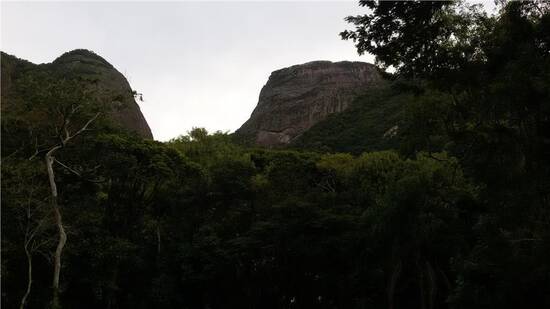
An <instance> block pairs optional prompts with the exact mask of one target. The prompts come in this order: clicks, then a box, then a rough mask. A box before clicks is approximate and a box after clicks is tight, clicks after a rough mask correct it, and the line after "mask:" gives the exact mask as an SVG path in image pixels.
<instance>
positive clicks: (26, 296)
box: [19, 244, 32, 309]
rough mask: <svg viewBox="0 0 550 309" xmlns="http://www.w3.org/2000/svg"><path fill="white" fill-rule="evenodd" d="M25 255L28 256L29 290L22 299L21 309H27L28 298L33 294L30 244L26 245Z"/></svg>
mask: <svg viewBox="0 0 550 309" xmlns="http://www.w3.org/2000/svg"><path fill="white" fill-rule="evenodd" d="M25 254H26V255H27V290H26V291H25V295H23V298H21V305H20V306H19V309H24V308H25V305H26V304H27V298H29V294H31V287H32V254H31V252H30V251H29V247H28V244H25Z"/></svg>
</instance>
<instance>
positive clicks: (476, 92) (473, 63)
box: [1, 1, 550, 309]
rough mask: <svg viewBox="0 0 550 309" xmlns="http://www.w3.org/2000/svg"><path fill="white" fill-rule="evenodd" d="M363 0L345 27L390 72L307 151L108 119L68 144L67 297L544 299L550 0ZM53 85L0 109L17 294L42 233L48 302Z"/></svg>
mask: <svg viewBox="0 0 550 309" xmlns="http://www.w3.org/2000/svg"><path fill="white" fill-rule="evenodd" d="M361 3H362V4H365V5H367V6H368V7H370V8H371V9H372V12H371V13H369V14H368V15H366V16H363V17H356V18H351V19H350V21H352V22H353V23H354V25H355V26H356V27H358V30H356V31H355V32H353V33H351V32H348V33H347V34H346V36H347V37H349V38H352V39H355V40H356V42H358V43H359V45H358V48H359V52H371V53H374V54H375V56H377V57H378V61H379V63H381V64H384V65H388V66H394V67H396V68H397V71H396V74H395V75H394V81H393V84H392V86H391V88H388V89H385V90H382V91H381V92H379V93H373V94H372V95H371V96H369V97H364V98H359V99H358V100H357V101H356V103H355V104H354V106H353V107H351V108H350V109H349V112H344V113H342V114H341V115H338V116H332V117H330V118H329V119H328V120H327V121H326V122H325V123H320V124H319V125H317V126H316V127H314V128H313V129H312V130H311V131H310V132H308V133H306V134H304V136H303V137H302V138H301V140H300V143H302V144H297V145H296V146H302V147H304V148H309V149H314V150H315V152H309V151H306V150H304V149H300V150H291V149H286V150H284V149H280V150H267V149H255V148H249V147H244V146H239V145H236V144H234V143H233V142H232V137H231V136H229V135H227V134H224V133H221V132H216V133H214V134H209V133H208V132H207V131H206V130H204V129H200V128H199V129H194V130H192V131H191V132H189V134H188V135H185V136H181V137H179V138H177V139H174V140H172V141H170V142H167V143H160V142H154V141H147V140H142V139H139V138H137V137H135V136H130V135H127V134H125V133H123V132H117V131H114V130H112V129H109V128H108V126H107V127H103V126H100V123H98V126H97V127H96V130H94V131H92V132H90V134H87V135H82V136H80V137H79V138H78V139H75V140H74V143H71V144H67V145H64V148H63V151H61V152H60V153H59V155H58V160H59V161H60V162H63V163H64V166H61V165H56V169H57V174H56V175H57V176H56V177H57V182H58V187H59V191H60V198H59V200H60V202H59V204H60V205H61V207H62V208H63V212H64V220H65V222H66V229H67V233H68V237H69V239H70V241H69V242H68V243H67V248H66V254H65V257H64V261H65V262H64V264H63V272H62V281H61V282H62V294H61V300H62V304H63V305H64V307H66V308H151V307H156V308H246V307H248V308H313V307H319V308H384V307H386V308H404V307H406V308H421V309H425V308H522V307H526V306H528V307H533V308H546V307H548V306H550V298H549V295H550V291H549V287H550V258H549V257H550V211H549V209H550V205H549V197H550V166H549V164H548V157H549V155H550V152H549V149H550V143H549V140H550V137H549V135H548V134H549V132H550V130H548V128H549V126H548V125H549V123H550V122H549V119H550V117H549V116H548V112H549V106H548V102H550V101H549V100H548V99H549V92H548V91H549V90H548V89H549V87H547V85H550V79H549V76H550V75H549V72H550V62H549V61H550V60H549V55H550V54H549V53H548V48H549V46H550V44H548V42H549V41H548V33H550V31H547V30H548V26H549V25H550V23H549V11H548V6H547V5H546V4H544V3H537V2H511V3H508V4H503V5H502V7H501V8H500V13H499V14H498V15H496V16H492V17H491V16H485V15H484V14H482V13H480V12H478V11H476V9H474V8H468V7H464V6H462V5H461V4H459V3H450V2H444V3H424V2H417V1H414V2H399V3H396V2H361ZM417 14H418V15H417ZM444 58H446V59H448V60H445V61H443V59H444ZM426 64H428V65H426ZM36 78H38V77H36ZM44 78H46V77H44ZM35 82H36V83H37V85H36V87H39V86H40V83H39V81H38V80H35ZM31 83H32V81H29V83H27V85H31ZM58 86H59V89H60V90H61V91H53V90H44V92H40V91H37V90H32V89H31V90H29V92H28V97H26V98H27V99H25V100H24V103H26V104H30V105H29V106H26V105H25V104H23V105H19V106H21V107H22V108H23V107H24V108H23V111H29V112H28V113H26V112H25V113H21V114H19V116H20V117H18V114H17V113H14V114H10V115H9V117H6V118H4V117H3V118H2V130H3V131H2V133H3V139H2V198H3V200H2V202H3V204H2V212H3V213H2V249H3V250H2V265H1V266H2V284H3V291H2V292H3V295H2V306H5V307H6V308H12V307H17V306H18V305H19V303H20V300H21V298H22V296H23V294H24V292H25V287H26V282H27V281H26V267H27V264H26V263H27V262H26V260H25V252H24V251H25V250H24V248H25V246H24V243H25V239H26V236H25V235H27V236H28V234H27V232H28V231H29V230H28V229H27V228H28V227H31V228H33V230H36V231H39V233H37V234H35V235H36V237H37V238H36V239H37V240H40V243H41V244H42V245H41V246H39V250H34V251H32V255H31V256H32V257H34V263H33V265H34V280H33V282H34V283H33V289H32V292H31V293H30V295H29V299H28V301H27V306H28V307H30V308H44V307H46V306H47V304H48V302H49V295H50V293H49V292H48V291H49V289H50V284H51V283H50V282H49V280H48V278H50V271H51V265H50V263H51V261H50V253H51V250H52V248H51V245H50V243H49V242H48V239H49V238H50V237H51V236H52V233H53V231H52V229H51V226H49V225H48V220H49V219H48V218H49V217H50V216H51V214H50V213H49V212H48V211H47V209H48V208H47V207H46V208H44V207H43V206H44V204H45V202H46V201H47V196H48V193H47V190H48V188H47V179H46V178H45V177H46V171H45V170H44V167H43V166H42V165H40V164H37V163H36V161H32V160H31V161H29V160H28V159H29V157H32V156H33V154H34V152H35V147H34V146H35V140H36V138H35V136H37V135H36V134H37V133H38V134H39V135H38V136H39V137H40V140H46V141H55V137H51V136H52V134H50V133H51V132H54V133H55V126H51V121H50V118H49V116H45V115H50V114H48V113H49V112H50V111H52V108H53V111H54V112H55V108H56V107H58V106H57V105H56V106H53V105H51V104H53V103H52V102H53V101H52V102H46V101H44V100H43V97H48V96H49V95H50V94H52V93H54V94H55V96H54V97H62V96H63V95H67V96H68V97H69V98H70V97H71V96H72V94H75V93H76V92H73V88H71V87H70V83H60V84H59V85H58ZM41 93H45V95H42V96H41V99H40V100H38V101H36V102H38V103H40V102H44V103H47V104H44V105H39V104H33V103H32V102H33V101H32V100H31V98H32V97H34V96H38V95H40V94H41ZM71 93H72V94H71ZM75 97H76V101H77V102H78V103H81V101H80V100H81V98H82V97H83V94H75ZM63 101H64V102H70V101H71V100H69V99H67V100H63ZM29 102H30V103H29ZM25 106H26V107H25ZM69 106H70V105H69ZM31 115H36V117H34V116H33V117H31ZM52 115H54V114H52ZM380 117H383V118H384V119H385V120H387V122H388V123H383V122H381V121H380V119H379V118H380ZM31 119H32V121H31ZM83 119H85V118H83ZM30 125H32V126H36V128H38V129H39V130H38V131H36V130H37V129H34V128H35V127H29V126H30ZM394 125H397V126H398V129H397V131H391V130H390V132H389V133H388V134H391V135H392V139H389V140H387V141H380V140H377V139H376V138H374V137H377V138H379V137H380V136H383V135H384V134H385V133H387V132H388V130H389V129H391V127H393V126H394ZM29 128H32V130H31V129H29ZM33 132H34V133H33ZM46 132H48V133H46ZM335 132H336V133H335ZM33 134H34V135H33ZM371 136H373V138H371ZM374 150H375V151H374ZM69 168H70V169H69ZM75 171H76V172H77V173H75ZM28 210H32V214H33V216H28ZM41 222H44V223H45V224H46V225H44V226H45V227H48V228H43V229H42V228H40V229H35V228H36V227H37V226H40V224H41ZM42 240H43V242H42Z"/></svg>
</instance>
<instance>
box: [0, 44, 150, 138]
mask: <svg viewBox="0 0 550 309" xmlns="http://www.w3.org/2000/svg"><path fill="white" fill-rule="evenodd" d="M1 57H2V58H1V63H2V65H1V68H2V70H1V71H2V82H1V84H2V86H1V89H2V92H1V99H2V114H3V115H9V113H10V112H11V111H13V110H15V108H14V107H15V106H18V105H19V104H23V103H25V102H27V103H28V100H27V99H26V97H25V96H26V94H25V92H24V90H22V89H23V88H25V87H28V84H27V85H25V83H26V82H25V81H26V80H27V79H28V78H29V77H30V76H33V75H37V74H42V75H44V74H45V75H48V76H50V77H56V78H66V77H67V76H71V77H77V78H78V79H79V81H80V83H81V85H82V87H85V88H89V87H94V89H93V94H94V96H96V99H97V101H99V102H103V103H105V104H106V105H108V107H109V108H108V110H107V111H106V113H107V116H108V117H107V118H109V120H110V121H111V123H112V125H113V126H115V127H118V128H120V129H123V130H127V131H130V132H135V133H136V134H138V135H139V136H141V137H143V138H147V139H152V138H153V134H152V133H151V129H150V128H149V125H148V124H147V121H146V120H145V117H144V116H143V114H142V113H141V111H140V108H139V106H138V104H137V103H136V101H135V99H134V93H133V91H132V88H131V87H130V84H129V83H128V81H127V80H126V78H125V77H124V76H123V75H122V74H121V73H120V72H119V71H117V70H116V69H115V68H114V67H113V66H112V65H111V64H110V63H108V62H107V61H106V60H105V59H103V58H102V57H100V56H98V55H97V54H95V53H93V52H91V51H88V50H83V49H78V50H73V51H70V52H67V53H65V54H63V55H61V56H60V57H59V58H57V59H55V60H54V61H53V62H51V63H46V64H33V63H31V62H28V61H26V60H22V59H19V58H17V57H15V56H12V55H8V54H6V53H4V52H2V54H1Z"/></svg>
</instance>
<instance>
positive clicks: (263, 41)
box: [1, 1, 373, 140]
mask: <svg viewBox="0 0 550 309" xmlns="http://www.w3.org/2000/svg"><path fill="white" fill-rule="evenodd" d="M1 6H2V12H1V19H2V20H1V26H2V30H1V35H2V36H1V49H2V50H3V51H5V52H7V53H9V54H13V55H16V56H17V57H19V58H23V59H26V60H29V61H31V62H34V63H44V62H51V61H53V60H54V59H55V58H57V57H58V56H60V55H61V54H62V53H64V52H66V51H69V50H72V49H76V48H85V49H90V50H92V51H94V52H96V53H97V54H99V55H100V56H102V57H104V58H105V59H106V60H107V61H109V62H110V63H111V64H113V65H114V66H115V67H116V68H117V69H118V70H119V71H120V72H122V73H123V74H124V75H125V76H126V77H127V78H128V80H129V82H130V85H131V86H132V88H133V89H135V90H137V91H139V92H142V93H143V95H144V99H145V102H140V103H139V104H140V106H141V110H142V112H143V114H144V115H145V118H146V119H147V121H148V123H149V125H150V126H151V129H152V131H153V134H154V136H155V139H158V140H168V139H170V138H173V137H176V136H178V135H180V134H184V133H186V132H187V131H188V130H190V129H191V128H192V127H194V126H199V127H205V128H207V129H208V130H210V131H215V130H222V131H233V130H235V129H237V128H238V127H239V126H240V125H241V124H242V123H243V122H244V121H246V120H247V119H248V117H249V116H250V113H251V112H252V110H253V109H254V107H255V106H256V103H257V101H258V95H259V92H260V89H261V87H262V86H263V85H264V84H265V83H266V81H267V78H268V77H269V74H270V73H271V72H272V71H274V70H276V69H280V68H283V67H287V66H291V65H294V64H299V63H304V62H308V61H313V60H331V61H340V60H358V61H366V62H372V61H373V59H372V57H370V56H361V57H359V56H358V55H357V53H356V51H355V49H354V47H353V44H352V43H351V42H346V41H342V40H340V38H339V36H338V33H339V32H340V31H342V30H344V29H346V28H347V24H346V23H345V22H344V21H343V18H344V17H345V16H347V15H350V14H352V15H356V14H360V13H364V12H365V9H364V8H360V7H359V6H358V5H357V2H356V1H345V2H342V1H339V2H167V3H158V2H156V3H153V2H150V3H147V2H89V3H82V2H78V3H71V2H38V3H37V2H34V3H29V2H2V4H1Z"/></svg>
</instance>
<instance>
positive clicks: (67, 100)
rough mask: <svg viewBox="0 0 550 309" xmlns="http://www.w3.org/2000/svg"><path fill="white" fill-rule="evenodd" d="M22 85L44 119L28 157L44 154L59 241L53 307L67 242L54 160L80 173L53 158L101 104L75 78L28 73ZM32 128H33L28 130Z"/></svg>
mask: <svg viewBox="0 0 550 309" xmlns="http://www.w3.org/2000/svg"><path fill="white" fill-rule="evenodd" d="M25 87H28V88H29V89H30V90H29V91H30V92H31V95H30V98H29V102H28V103H30V104H32V105H31V113H32V114H34V115H36V116H37V117H45V119H47V122H39V123H34V124H33V125H34V126H37V128H38V129H39V130H40V131H38V132H37V134H36V135H35V136H33V137H34V138H35V140H36V141H38V140H41V141H42V142H41V144H40V145H37V148H36V151H35V153H34V154H33V155H32V156H31V158H30V159H31V160H32V159H34V158H35V157H36V156H38V155H41V154H44V163H45V167H46V171H47V175H48V183H49V187H50V205H51V208H52V211H53V214H54V223H55V225H56V228H57V230H58V241H57V246H56V249H55V252H54V259H53V263H54V270H53V279H52V289H53V292H52V293H53V295H52V307H53V308H59V307H61V304H60V300H59V293H60V288H59V281H60V274H61V259H62V255H63V248H64V247H65V244H66V242H67V234H66V232H65V228H64V224H63V217H62V211H61V208H60V205H59V200H58V195H59V192H58V189H57V183H56V180H55V170H54V164H58V165H59V166H61V167H63V168H64V169H66V170H68V171H71V172H73V173H75V174H76V175H78V176H80V173H79V172H78V171H76V170H74V169H72V168H70V167H69V166H67V165H65V164H63V163H62V162H60V161H59V160H58V159H56V154H57V152H58V151H60V150H62V149H63V148H65V147H66V146H67V145H68V144H69V143H70V142H72V141H73V140H74V139H76V138H77V137H78V136H79V135H81V134H83V133H84V132H86V131H88V130H89V127H90V125H91V124H92V123H93V122H94V121H96V119H97V118H98V117H99V115H100V113H101V112H100V111H98V108H101V106H99V104H97V103H96V102H95V101H94V100H93V99H92V97H91V95H90V92H89V91H90V90H87V89H84V88H83V87H82V85H81V84H80V83H79V81H78V80H77V79H61V80H51V79H49V78H44V77H43V76H38V79H37V80H34V79H33V77H32V76H31V77H30V78H29V80H28V81H27V83H25ZM42 119H43V118H42ZM31 131H32V130H31Z"/></svg>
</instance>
